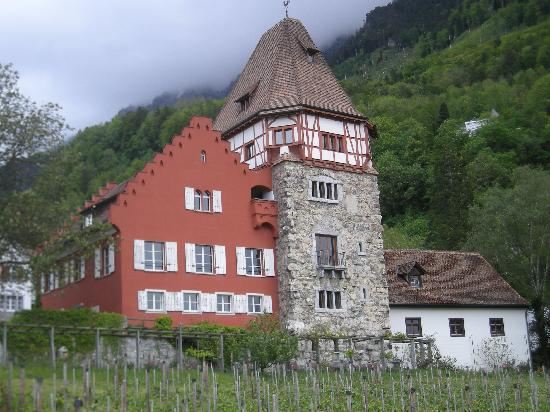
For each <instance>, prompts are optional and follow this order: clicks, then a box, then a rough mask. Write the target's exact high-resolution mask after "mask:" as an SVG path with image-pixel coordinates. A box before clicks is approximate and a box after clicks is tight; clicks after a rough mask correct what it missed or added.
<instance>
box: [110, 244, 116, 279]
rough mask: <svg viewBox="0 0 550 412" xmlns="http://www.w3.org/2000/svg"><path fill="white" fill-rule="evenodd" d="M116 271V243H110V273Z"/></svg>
mask: <svg viewBox="0 0 550 412" xmlns="http://www.w3.org/2000/svg"><path fill="white" fill-rule="evenodd" d="M114 271H115V245H109V273H113V272H114Z"/></svg>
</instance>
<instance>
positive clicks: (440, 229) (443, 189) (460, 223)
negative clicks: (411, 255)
mask: <svg viewBox="0 0 550 412" xmlns="http://www.w3.org/2000/svg"><path fill="white" fill-rule="evenodd" d="M467 140H468V134H467V133H466V132H465V130H464V129H463V127H462V125H461V124H460V123H459V122H456V121H450V120H449V121H446V122H445V123H443V124H442V125H441V127H440V128H439V131H438V133H437V136H436V137H435V139H434V145H433V159H432V162H433V166H432V167H433V182H432V186H431V193H430V202H431V205H430V206H431V213H430V221H431V233H430V236H429V238H428V242H429V244H431V246H432V247H435V248H438V249H454V248H457V247H458V246H459V245H461V244H462V242H463V241H464V239H465V237H466V232H467V225H466V220H467V210H468V206H469V205H470V202H471V198H472V193H471V190H470V187H469V184H468V179H467V172H466V165H467V164H468V158H467V153H466V150H465V146H466V142H467Z"/></svg>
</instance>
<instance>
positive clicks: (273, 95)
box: [214, 18, 364, 134]
mask: <svg viewBox="0 0 550 412" xmlns="http://www.w3.org/2000/svg"><path fill="white" fill-rule="evenodd" d="M308 54H313V55H314V61H313V62H310V61H309V56H308ZM247 94H249V95H250V105H249V107H248V108H247V109H245V110H243V111H241V108H240V104H239V103H238V101H239V100H241V99H242V98H243V96H245V95H247ZM297 107H304V108H313V109H318V110H322V111H327V112H331V113H338V114H344V115H347V116H353V117H358V118H361V119H364V116H363V115H362V114H361V113H359V112H358V111H357V110H356V109H355V107H354V106H353V104H352V102H351V100H350V98H349V97H348V95H347V94H346V92H345V91H344V89H343V88H342V86H341V85H340V83H339V82H338V80H337V79H336V77H334V74H333V73H332V71H331V69H330V67H329V65H328V64H327V62H326V60H325V58H324V57H323V56H322V54H321V53H319V51H318V49H317V47H316V46H315V44H314V43H313V40H312V39H311V37H310V36H309V34H308V32H307V30H306V29H305V27H304V26H303V24H302V23H301V22H300V21H299V20H295V19H290V18H285V19H283V20H281V21H280V22H279V23H277V24H276V25H275V26H273V27H272V28H271V29H269V30H268V31H267V32H266V33H264V35H263V36H262V38H261V39H260V41H259V42H258V45H257V46H256V49H255V50H254V52H253V53H252V55H251V56H250V59H249V60H248V63H247V64H246V66H245V68H244V70H243V71H242V73H241V75H240V77H239V79H238V80H237V82H236V83H235V86H234V87H233V90H232V91H231V93H230V94H229V96H228V98H227V100H226V103H225V105H224V107H223V108H222V110H221V111H220V113H219V114H218V117H217V118H216V120H215V122H214V129H216V130H219V131H221V132H222V134H225V133H226V132H228V131H230V130H231V129H233V128H235V127H237V126H239V125H241V124H243V123H245V122H246V121H248V120H249V119H251V118H252V117H254V116H256V115H258V114H261V113H262V112H270V111H280V110H282V111H284V110H285V109H288V110H295V109H296V108H297Z"/></svg>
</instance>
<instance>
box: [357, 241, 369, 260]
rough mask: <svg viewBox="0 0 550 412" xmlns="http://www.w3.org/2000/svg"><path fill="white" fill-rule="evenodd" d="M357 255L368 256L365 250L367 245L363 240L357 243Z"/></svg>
mask: <svg viewBox="0 0 550 412" xmlns="http://www.w3.org/2000/svg"><path fill="white" fill-rule="evenodd" d="M357 254H358V255H359V256H366V254H367V250H366V249H365V243H364V242H363V241H362V240H361V241H359V242H357Z"/></svg>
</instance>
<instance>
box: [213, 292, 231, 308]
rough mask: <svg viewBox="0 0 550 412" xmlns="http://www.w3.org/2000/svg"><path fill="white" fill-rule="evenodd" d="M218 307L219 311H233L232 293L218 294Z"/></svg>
mask: <svg viewBox="0 0 550 412" xmlns="http://www.w3.org/2000/svg"><path fill="white" fill-rule="evenodd" d="M216 300H217V307H216V311H217V312H219V313H231V295H222V294H217V295H216Z"/></svg>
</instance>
